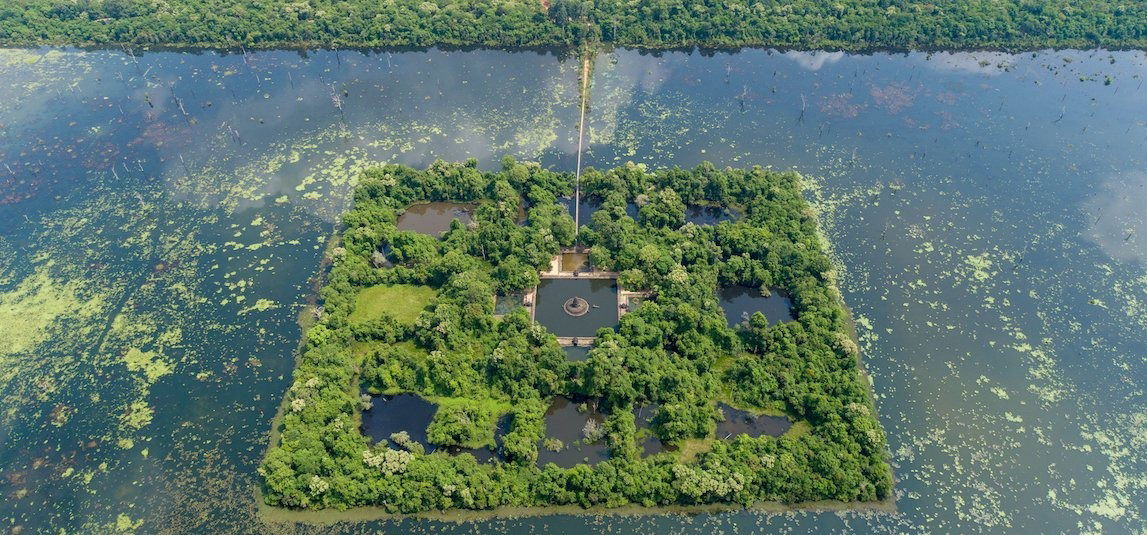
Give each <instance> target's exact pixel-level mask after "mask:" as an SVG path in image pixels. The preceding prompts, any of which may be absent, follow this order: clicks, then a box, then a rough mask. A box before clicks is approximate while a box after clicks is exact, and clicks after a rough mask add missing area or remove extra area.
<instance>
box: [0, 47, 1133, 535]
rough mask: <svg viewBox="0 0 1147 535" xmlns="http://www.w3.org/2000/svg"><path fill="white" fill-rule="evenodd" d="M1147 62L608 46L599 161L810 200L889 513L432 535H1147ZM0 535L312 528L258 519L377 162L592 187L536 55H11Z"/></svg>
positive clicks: (1079, 56)
mask: <svg viewBox="0 0 1147 535" xmlns="http://www.w3.org/2000/svg"><path fill="white" fill-rule="evenodd" d="M1145 76H1147V58H1145V57H1144V54H1143V53H1142V52H1114V53H1112V52H1105V51H1094V52H1092V51H1088V52H1079V51H1059V52H1041V53H1037V54H1034V55H1033V54H1022V55H1006V54H998V53H969V54H931V55H929V54H924V53H914V54H873V55H846V54H839V53H795V52H789V53H778V52H769V51H764V50H746V51H742V52H740V53H737V54H726V53H717V54H699V53H694V54H688V53H664V54H657V55H650V54H641V53H638V52H633V51H618V52H616V53H610V54H602V55H600V56H599V57H598V58H597V63H596V66H595V70H594V80H593V94H592V99H591V101H590V110H589V138H588V139H589V140H590V144H589V149H588V151H587V153H586V155H585V161H586V163H587V165H592V166H596V167H601V168H604V167H612V166H615V165H619V164H622V163H624V162H626V161H634V162H638V163H645V164H647V165H650V166H664V165H683V166H691V165H695V164H697V163H699V162H700V161H703V160H709V161H713V162H714V163H715V164H717V165H719V166H724V165H734V166H748V165H754V164H762V165H772V166H773V167H775V168H786V169H787V168H790V167H791V168H796V169H798V170H799V171H801V172H802V173H804V174H805V175H806V176H808V177H809V189H808V191H807V192H806V194H807V197H808V198H809V199H810V201H812V202H813V204H814V205H815V207H816V209H817V210H818V214H819V217H820V220H821V222H822V225H823V228H824V230H825V234H826V235H827V237H828V238H829V239H830V241H831V243H832V245H833V249H834V255H835V258H836V260H837V261H838V263H839V267H840V271H841V281H840V286H841V288H842V291H843V293H844V297H845V300H846V302H847V303H848V304H849V305H850V307H851V308H852V310H853V312H854V315H855V316H856V318H857V323H858V330H859V334H860V338H861V341H862V345H863V350H864V359H865V367H866V369H867V370H868V371H869V372H870V374H871V375H872V378H873V385H874V391H875V393H876V396H877V405H878V408H879V411H880V417H881V422H882V423H883V425H884V426H885V429H886V430H887V431H888V433H889V441H890V446H891V449H892V458H893V462H894V467H895V468H894V469H895V473H896V477H897V496H898V499H897V509H898V513H896V514H894V515H890V514H871V513H870V514H862V515H861V514H843V515H840V514H836V513H793V514H788V515H780V516H768V515H764V514H761V513H749V512H741V513H722V514H709V515H700V516H694V517H685V516H646V517H617V518H614V517H607V518H600V517H580V516H579V517H569V516H553V517H541V518H531V519H512V520H495V521H487V522H482V523H478V524H470V525H461V526H459V525H454V524H449V523H446V524H443V523H436V522H428V521H417V522H416V521H406V522H403V523H395V522H381V523H374V524H369V525H362V524H339V525H336V526H334V527H330V526H324V527H323V528H321V529H322V530H333V531H345V532H360V531H363V530H368V531H369V530H374V529H379V530H382V531H383V532H388V533H394V532H400V533H401V532H419V531H421V532H428V533H429V532H433V533H476V532H481V533H537V532H547V533H584V532H586V531H591V530H593V531H597V530H600V531H613V532H619V533H629V532H635V533H713V532H727V533H737V532H740V533H749V532H765V531H767V532H795V533H803V532H807V531H809V530H811V529H816V530H819V531H826V532H844V531H859V532H864V533H1011V532H1062V531H1067V532H1101V531H1102V532H1112V533H1123V532H1136V531H1141V530H1143V529H1147V525H1145V522H1144V520H1143V505H1142V504H1143V503H1145V502H1147V490H1145V489H1147V480H1145V479H1144V477H1143V475H1142V474H1143V473H1145V472H1147V459H1145V455H1144V452H1145V451H1147V403H1145V402H1144V396H1143V388H1144V380H1143V378H1144V377H1147V362H1145V358H1144V355H1147V308H1145V306H1144V304H1145V303H1147V269H1145V263H1147V223H1145V222H1144V215H1143V211H1142V210H1141V209H1140V207H1141V206H1143V205H1144V204H1147V189H1145V188H1147V166H1145V162H1144V156H1143V155H1144V154H1147V90H1144V89H1143V88H1142V85H1143V78H1144V77H1145ZM0 78H2V79H4V80H5V81H6V82H7V83H5V84H0V339H2V340H3V342H0V409H2V410H0V494H3V496H5V499H4V500H2V501H0V518H5V519H7V521H6V525H7V526H8V527H15V526H21V527H23V528H24V530H25V532H38V531H58V530H59V529H65V530H68V531H78V532H101V531H110V530H114V529H119V528H121V527H122V528H125V530H127V531H130V530H131V529H132V528H134V529H135V530H136V531H137V532H139V533H151V532H160V531H174V532H189V531H193V532H211V533H217V532H249V533H264V532H268V531H285V532H295V531H298V532H311V531H318V530H320V528H313V527H308V526H301V525H283V524H275V525H267V524H264V523H263V520H261V519H260V517H259V516H258V515H257V514H256V508H255V497H254V494H253V489H254V487H255V485H256V484H257V482H258V480H259V477H258V474H257V473H256V472H255V469H256V467H257V465H258V461H259V459H260V457H261V455H262V453H263V450H264V448H265V447H266V444H267V440H268V435H267V433H268V430H269V428H270V421H271V418H272V417H273V415H274V413H275V411H276V409H277V408H278V404H279V400H280V399H281V396H282V394H283V392H284V390H285V389H286V387H287V386H288V384H289V374H290V371H291V368H292V366H293V358H292V351H293V349H294V347H295V345H296V343H297V341H298V336H299V328H298V326H297V324H296V319H297V318H296V316H297V315H298V313H299V312H300V311H301V310H302V306H303V305H304V304H305V303H306V300H307V298H308V296H309V295H311V293H312V281H311V278H312V276H313V275H314V274H315V273H316V272H317V271H318V269H319V259H320V256H321V250H322V247H323V246H324V244H325V241H326V240H327V239H328V237H329V236H330V234H331V232H332V230H333V229H334V225H335V221H336V220H337V217H338V215H339V214H340V213H341V212H342V210H344V209H345V207H346V206H347V202H348V201H349V191H350V188H351V186H352V183H353V178H354V176H355V173H356V170H358V169H360V168H362V167H363V166H365V165H368V164H369V163H370V162H373V161H396V162H401V163H408V164H412V165H425V164H427V163H429V162H430V161H432V160H433V159H434V158H436V157H441V158H445V159H450V160H459V159H465V158H468V157H474V158H477V159H478V160H479V164H480V166H482V167H484V168H492V167H495V166H496V165H498V163H497V162H498V160H499V159H500V158H501V156H502V155H503V154H512V155H515V156H518V157H521V158H526V159H535V160H540V161H541V162H542V163H543V165H546V166H550V167H554V168H559V169H565V170H572V168H573V161H574V155H573V151H574V150H575V149H574V147H576V139H575V138H576V125H577V104H576V99H577V92H576V87H577V82H576V79H577V64H576V61H570V60H564V61H563V60H562V59H560V58H558V57H556V56H553V55H550V54H543V53H534V52H527V53H509V52H499V51H466V52H461V51H460V52H441V51H434V50H431V51H421V52H403V53H397V52H395V53H385V52H384V53H361V52H350V51H342V52H337V53H336V52H332V51H318V52H308V53H300V52H291V51H280V52H259V53H250V54H238V53H236V54H219V53H214V52H202V53H178V52H157V53H146V54H142V55H139V56H136V57H133V56H131V55H128V54H126V53H124V52H123V51H118V50H117V51H76V50H55V49H33V50H6V51H2V52H0Z"/></svg>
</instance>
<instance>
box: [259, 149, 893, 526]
mask: <svg viewBox="0 0 1147 535" xmlns="http://www.w3.org/2000/svg"><path fill="white" fill-rule="evenodd" d="M574 180H575V179H574V176H573V175H572V174H569V173H559V172H553V171H550V170H547V169H544V168H542V167H541V166H539V165H537V164H533V163H521V162H517V161H515V160H513V159H512V158H506V159H504V160H503V162H502V169H501V170H500V171H497V172H489V171H483V170H480V169H478V168H477V164H476V162H474V161H468V162H464V163H445V162H436V163H434V164H432V165H431V166H430V167H429V168H427V169H425V170H417V169H413V168H410V167H405V166H400V165H385V166H381V167H376V168H372V169H369V170H368V171H366V172H365V173H364V175H363V176H362V178H361V180H360V183H359V185H358V186H357V189H356V191H355V194H354V205H353V208H352V209H351V210H350V211H349V212H348V213H346V214H345V217H344V218H343V221H344V228H343V230H342V231H341V233H340V234H339V236H338V239H337V240H336V241H335V242H333V243H332V246H331V247H330V248H329V251H328V255H327V256H328V259H329V262H330V263H329V272H328V273H326V279H325V286H324V287H323V288H322V290H321V292H320V295H321V300H320V303H321V305H320V306H317V307H316V308H314V309H313V311H312V314H311V319H312V321H311V322H310V323H311V324H310V325H308V326H307V328H306V329H305V334H304V339H303V341H302V344H301V349H300V355H299V358H298V364H297V367H296V370H295V372H294V377H293V383H292V384H291V386H290V387H289V389H288V390H287V392H286V394H285V398H284V400H283V410H282V415H281V417H280V418H277V419H276V423H275V427H276V432H275V434H274V438H273V441H272V444H271V447H270V449H269V451H268V453H267V455H266V457H265V459H264V460H263V462H262V465H261V467H260V469H259V472H260V474H262V476H263V479H264V484H263V488H262V495H263V497H264V500H265V501H266V502H267V504H270V505H273V506H280V507H286V508H299V509H321V508H334V509H346V508H351V507H356V506H378V507H381V508H383V509H384V510H385V511H386V512H389V513H401V514H412V513H424V512H428V511H444V510H458V509H475V510H490V509H497V508H504V507H517V508H521V507H539V506H556V505H566V506H571V505H572V506H577V507H580V508H591V507H593V508H597V507H601V508H611V507H620V506H625V505H637V506H644V507H663V506H689V505H704V504H732V505H736V506H751V505H753V504H759V503H762V502H773V503H780V504H799V503H805V502H811V501H820V500H833V501H837V502H845V503H861V502H877V501H882V500H887V499H888V498H889V497H890V495H891V492H892V486H893V478H892V472H891V469H890V466H889V464H888V452H887V445H886V442H885V435H884V432H883V431H882V429H881V427H880V424H879V422H878V421H877V418H876V416H875V412H874V405H873V401H872V396H871V394H870V391H869V387H868V383H867V380H866V378H865V376H864V375H863V372H862V370H861V368H860V361H859V352H858V349H857V345H856V343H855V342H854V337H853V334H852V327H851V324H850V319H849V314H848V312H847V310H846V308H845V307H844V304H843V301H842V297H841V294H840V292H839V291H838V290H837V287H836V283H835V278H834V273H835V270H834V267H833V264H832V263H831V262H830V259H829V256H828V255H827V254H826V245H825V242H824V239H823V238H822V236H821V235H820V234H819V233H818V230H817V220H816V217H815V213H814V212H813V211H812V210H811V209H810V207H809V205H808V204H807V203H806V202H805V200H804V199H803V198H802V196H801V177H800V175H799V174H797V173H796V172H792V171H785V172H778V171H773V170H768V169H764V168H761V167H754V168H751V169H732V168H726V169H718V168H716V167H714V166H713V165H710V164H703V165H701V166H699V167H697V168H695V169H692V170H684V169H678V168H673V169H664V170H659V171H655V172H650V171H647V170H646V169H645V168H644V167H643V166H641V165H633V164H629V165H625V166H622V167H618V168H616V169H611V170H608V171H598V170H594V169H592V168H591V169H587V170H586V171H585V172H584V173H583V174H582V176H581V177H580V183H579V186H580V187H576V188H575V182H574ZM575 194H576V195H577V196H576V198H571V195H575ZM431 203H433V204H431ZM428 205H430V206H431V207H428ZM412 207H415V208H416V209H413V210H412V209H411V208H412ZM575 207H576V209H575ZM573 213H576V214H577V215H578V218H579V220H580V221H582V222H583V224H582V225H581V226H580V227H578V226H577V225H576V224H575V221H574V219H573V217H571V215H572V214H573ZM428 217H429V218H432V219H433V218H438V219H439V220H438V221H437V222H436V221H433V220H427V219H426V218H428ZM446 217H448V218H449V224H448V225H442V224H441V219H442V218H446ZM407 229H420V230H407Z"/></svg>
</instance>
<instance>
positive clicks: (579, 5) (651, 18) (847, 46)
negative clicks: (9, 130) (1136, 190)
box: [0, 0, 1147, 50]
mask: <svg viewBox="0 0 1147 535" xmlns="http://www.w3.org/2000/svg"><path fill="white" fill-rule="evenodd" d="M129 43H130V44H139V45H173V46H211V47H218V46H237V45H245V46H248V47H284V46H288V47H293V46H364V47H367V46H416V47H426V46H497V47H543V46H545V47H551V46H557V47H570V46H577V45H581V44H585V43H606V44H609V45H613V46H635V47H646V48H678V47H691V46H701V47H710V48H729V47H741V46H768V47H783V48H805V49H809V48H824V49H844V50H867V49H876V48H880V49H908V48H918V49H934V48H948V49H977V48H1004V49H1013V50H1015V49H1027V50H1032V49H1039V48H1065V47H1079V48H1091V47H1107V48H1143V47H1144V46H1145V45H1147V4H1144V3H1143V2H1126V1H1121V0H1020V1H1007V2H995V1H989V0H955V1H948V2H941V3H937V2H929V1H923V0H786V1H783V2H782V1H776V0H764V1H762V0H723V1H720V2H717V1H712V0H688V1H682V0H596V1H593V2H591V1H588V0H552V1H550V2H543V1H542V0H510V1H494V0H437V1H424V0H391V1H387V2H378V1H374V0H337V1H336V0H305V1H287V0H246V1H243V2H235V1H233V0H174V1H161V0H14V1H9V2H4V3H3V4H2V5H0V44H3V45H7V46H27V45H35V44H65V45H82V44H96V45H99V44H129Z"/></svg>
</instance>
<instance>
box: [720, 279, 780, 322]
mask: <svg viewBox="0 0 1147 535" xmlns="http://www.w3.org/2000/svg"><path fill="white" fill-rule="evenodd" d="M718 296H719V297H720V298H721V309H722V310H724V311H725V319H727V320H729V325H730V326H732V325H737V324H738V323H742V322H746V321H749V318H750V317H752V315H753V314H754V313H756V312H760V313H762V314H764V315H765V319H767V320H768V321H769V325H776V324H777V323H781V322H785V321H793V320H795V319H796V317H795V316H793V303H792V300H791V299H789V296H788V295H787V294H785V293H784V292H783V291H781V290H778V289H773V290H772V293H771V294H770V295H769V296H768V297H765V296H763V295H761V291H760V289H758V288H749V287H747V286H726V287H724V288H721V289H720V291H719V292H718Z"/></svg>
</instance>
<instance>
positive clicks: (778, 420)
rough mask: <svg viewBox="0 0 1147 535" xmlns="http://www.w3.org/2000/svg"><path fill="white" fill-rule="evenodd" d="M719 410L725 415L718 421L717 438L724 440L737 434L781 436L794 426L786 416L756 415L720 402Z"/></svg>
mask: <svg viewBox="0 0 1147 535" xmlns="http://www.w3.org/2000/svg"><path fill="white" fill-rule="evenodd" d="M717 410H719V411H721V414H723V415H724V416H725V419H724V420H723V421H720V422H717V438H719V439H722V440H726V439H730V438H733V437H736V436H737V435H749V436H751V437H761V436H770V437H779V436H781V435H783V434H785V431H788V430H789V428H790V427H792V426H793V423H792V422H791V421H789V419H788V418H785V417H784V416H769V415H756V414H753V413H751V412H749V411H744V410H741V409H735V408H733V407H730V406H728V405H726V404H724V403H718V404H717Z"/></svg>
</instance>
